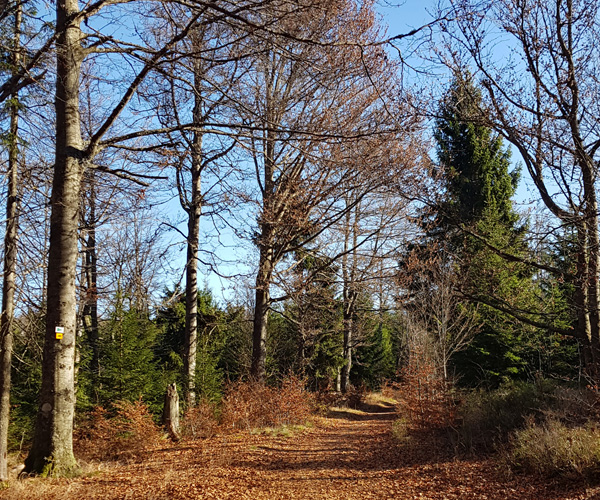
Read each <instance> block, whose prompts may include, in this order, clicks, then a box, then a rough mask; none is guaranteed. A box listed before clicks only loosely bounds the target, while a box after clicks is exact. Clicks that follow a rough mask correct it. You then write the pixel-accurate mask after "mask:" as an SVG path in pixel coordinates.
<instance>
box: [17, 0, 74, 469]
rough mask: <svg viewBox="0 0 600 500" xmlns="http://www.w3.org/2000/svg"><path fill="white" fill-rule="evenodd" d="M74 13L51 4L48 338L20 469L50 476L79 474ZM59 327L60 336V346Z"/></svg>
mask: <svg viewBox="0 0 600 500" xmlns="http://www.w3.org/2000/svg"><path fill="white" fill-rule="evenodd" d="M77 12H78V2H77V1H76V0H60V1H59V2H58V3H57V6H56V19H57V27H56V29H57V30H58V32H59V33H60V35H59V37H58V40H57V50H56V60H57V78H56V99H55V107H56V157H55V166H54V179H53V183H52V196H51V200H50V203H51V206H52V214H51V216H50V250H49V257H48V304H47V315H46V335H45V341H44V359H43V363H42V388H41V392H40V400H39V410H38V416H37V420H36V424H35V434H34V439H33V445H32V447H31V450H30V452H29V456H28V457H27V459H26V461H25V469H24V471H25V472H29V473H38V474H42V475H53V476H58V475H70V474H73V473H75V472H76V471H77V462H76V460H75V457H74V455H73V416H74V411H75V393H74V361H75V337H76V331H75V330H76V289H75V273H76V266H77V257H78V252H77V240H78V222H79V193H80V187H81V177H82V165H81V156H82V154H81V146H82V142H81V133H80V117H79V77H80V68H81V62H82V60H83V50H82V47H81V43H80V42H81V30H80V28H79V24H78V21H76V20H74V19H76V18H75V16H76V14H77ZM57 327H61V328H63V329H64V333H63V336H62V338H60V339H57V335H56V331H55V329H56V328H57Z"/></svg>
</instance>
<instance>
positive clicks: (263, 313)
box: [250, 248, 273, 382]
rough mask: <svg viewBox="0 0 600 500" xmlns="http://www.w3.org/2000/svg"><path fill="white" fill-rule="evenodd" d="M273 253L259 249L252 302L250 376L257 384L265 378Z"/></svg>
mask: <svg viewBox="0 0 600 500" xmlns="http://www.w3.org/2000/svg"><path fill="white" fill-rule="evenodd" d="M272 256H273V251H272V249H271V248H261V251H260V259H259V264H258V274H257V276H256V296H255V297H256V298H255V302H254V329H253V333H252V366H251V368H250V375H251V376H252V378H253V379H254V380H256V381H257V382H264V381H265V378H266V361H267V325H268V321H269V307H270V306H271V297H270V293H269V288H270V285H271V279H272V274H273V260H272Z"/></svg>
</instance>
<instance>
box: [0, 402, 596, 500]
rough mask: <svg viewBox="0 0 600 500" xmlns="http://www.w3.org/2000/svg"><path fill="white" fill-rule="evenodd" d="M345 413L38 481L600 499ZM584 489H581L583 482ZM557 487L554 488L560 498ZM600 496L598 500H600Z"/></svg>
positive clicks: (117, 488)
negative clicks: (411, 439)
mask: <svg viewBox="0 0 600 500" xmlns="http://www.w3.org/2000/svg"><path fill="white" fill-rule="evenodd" d="M365 410H366V411H362V412H352V411H344V410H339V411H336V412H332V414H331V415H330V417H329V418H327V419H323V420H322V421H321V422H319V424H318V425H317V426H316V427H315V428H312V429H309V430H307V431H304V432H301V433H297V434H294V435H292V436H289V437H284V436H279V437H278V436H272V435H248V434H238V435H229V436H220V437H215V438H212V439H209V440H204V441H199V442H195V443H192V444H191V445H190V444H189V443H188V444H187V445H185V444H184V445H176V446H172V447H168V448H164V449H160V450H156V451H154V452H153V453H152V454H151V456H149V457H147V459H146V460H144V462H143V463H139V464H130V465H127V466H115V467H111V468H110V469H107V470H105V471H102V472H101V473H100V474H98V475H96V476H93V477H88V478H79V479H73V480H56V481H46V483H45V484H44V485H43V486H42V485H39V480H35V481H31V485H32V486H33V488H31V489H30V488H27V490H28V491H29V492H30V493H29V494H23V491H24V490H23V489H22V488H21V489H20V490H21V491H20V494H19V495H18V496H16V497H15V496H13V495H14V494H16V493H17V491H13V492H12V493H11V491H10V489H9V490H6V491H5V492H4V493H3V494H0V498H2V499H4V498H27V499H29V498H31V499H34V498H36V499H37V498H44V499H46V500H48V499H53V498H56V499H59V498H60V499H78V500H83V499H93V498H98V499H132V500H134V499H135V500H142V499H145V500H151V499H157V500H158V499H161V500H162V499H174V500H178V499H213V498H214V499H236V500H244V499H253V500H261V499H269V500H280V499H281V500H283V499H294V500H303V499H311V500H312V499H340V500H341V499H344V500H348V499H357V500H363V499H369V498H373V499H402V500H403V499H407V500H408V499H436V500H437V499H459V498H460V499H502V500H512V499H515V500H517V499H518V500H526V499H531V500H534V499H535V500H538V499H539V500H542V499H548V500H559V499H561V500H566V499H584V498H589V499H592V498H600V495H598V493H596V494H594V493H592V492H588V493H587V494H586V493H585V491H584V489H583V488H580V489H579V491H574V490H572V489H571V492H570V493H568V492H567V491H565V489H564V488H563V489H562V492H559V491H557V489H556V487H554V486H553V485H551V484H548V483H547V482H545V481H541V480H540V481H534V480H531V479H529V478H527V479H523V478H520V479H512V480H505V479H504V480H503V479H502V478H501V477H500V476H499V474H498V472H497V471H496V470H495V468H494V465H493V463H491V462H487V461H464V460H453V459H451V458H449V457H446V458H444V456H443V455H444V453H443V452H442V451H441V449H440V447H438V446H436V443H435V442H428V443H423V445H422V446H417V447H415V446H412V447H410V448H403V447H402V446H400V445H398V443H397V442H395V441H394V440H393V439H392V437H391V425H392V422H393V420H394V419H395V418H396V415H395V413H394V408H393V407H392V406H385V405H380V406H371V407H367V408H365ZM574 486H577V485H573V487H574ZM553 490H554V491H553ZM596 495H598V496H596Z"/></svg>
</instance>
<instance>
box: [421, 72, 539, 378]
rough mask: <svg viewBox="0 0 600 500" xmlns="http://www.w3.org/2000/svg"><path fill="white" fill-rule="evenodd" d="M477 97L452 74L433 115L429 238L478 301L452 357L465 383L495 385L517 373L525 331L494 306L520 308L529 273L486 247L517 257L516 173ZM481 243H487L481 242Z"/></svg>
mask: <svg viewBox="0 0 600 500" xmlns="http://www.w3.org/2000/svg"><path fill="white" fill-rule="evenodd" d="M480 107H481V95H480V92H479V89H478V88H477V87H476V86H475V85H474V83H473V82H472V79H471V76H470V75H469V74H463V75H461V74H457V75H455V79H454V81H453V83H452V85H451V87H450V89H449V90H448V92H447V93H446V95H445V96H444V98H443V100H442V103H441V105H440V109H439V115H438V118H437V120H436V130H435V139H436V143H437V156H438V160H439V164H440V166H441V168H442V169H443V170H442V171H443V174H442V179H443V187H444V191H443V197H442V198H443V199H442V200H441V202H440V203H439V204H438V206H437V207H436V211H435V215H434V216H433V218H432V221H431V224H430V226H429V228H428V229H429V236H430V238H432V239H433V240H436V241H437V243H438V245H442V246H446V248H447V250H448V251H449V252H450V253H451V254H453V255H454V259H455V260H454V265H453V268H454V272H457V273H458V274H459V277H460V279H458V280H456V281H455V282H456V283H457V284H458V287H459V290H458V291H459V293H460V295H462V296H463V297H465V298H467V299H468V300H469V301H471V302H476V303H479V304H480V305H479V307H478V308H477V312H475V311H473V314H476V315H477V318H476V322H477V323H479V324H480V325H481V328H480V331H479V333H478V334H477V335H475V337H474V339H473V341H472V342H471V344H470V345H469V346H468V347H467V348H466V349H464V350H463V351H462V352H459V353H457V355H456V357H455V361H456V367H457V369H458V370H459V371H460V372H462V373H463V375H465V377H466V381H467V382H480V381H481V380H483V381H485V382H486V383H488V384H491V385H497V384H498V383H500V382H501V381H502V380H505V379H507V378H512V377H515V376H519V375H520V374H522V373H523V372H524V371H525V368H526V367H525V364H526V361H525V359H526V357H527V356H526V352H525V351H526V350H527V348H528V347H527V343H526V342H524V341H523V338H522V337H523V336H525V335H527V334H528V335H529V336H532V333H533V331H532V330H533V329H532V328H531V327H526V326H524V325H522V324H520V323H519V322H518V321H517V320H515V319H514V318H513V317H512V316H511V315H510V314H507V313H505V312H501V311H500V310H498V309H497V308H496V307H494V306H496V305H498V304H502V305H503V306H504V307H509V308H511V307H519V308H522V307H524V306H525V305H526V304H531V302H532V301H533V294H532V282H531V277H532V274H531V272H530V270H529V269H528V268H527V266H526V265H525V264H523V263H520V262H507V261H506V260H504V259H503V258H502V257H501V256H500V255H498V254H497V253H496V252H495V251H494V250H493V249H491V248H490V246H488V245H491V246H492V247H494V248H498V249H500V250H502V251H504V252H506V253H510V254H511V255H516V256H519V255H521V256H523V255H524V254H525V252H526V251H527V245H526V243H525V240H524V228H523V227H519V226H518V222H519V215H518V213H517V212H516V211H515V209H514V207H513V203H512V200H511V198H512V196H513V195H514V193H515V190H516V187H517V182H518V171H516V170H515V171H512V172H510V170H509V169H510V151H509V150H508V149H507V148H505V147H504V145H503V141H502V138H501V137H500V136H498V135H497V134H494V133H493V131H492V130H491V129H490V128H489V127H487V126H485V125H484V124H482V123H479V122H478V121H477V120H476V119H475V117H476V116H478V115H479V113H478V111H477V110H479V109H480ZM486 243H487V244H486Z"/></svg>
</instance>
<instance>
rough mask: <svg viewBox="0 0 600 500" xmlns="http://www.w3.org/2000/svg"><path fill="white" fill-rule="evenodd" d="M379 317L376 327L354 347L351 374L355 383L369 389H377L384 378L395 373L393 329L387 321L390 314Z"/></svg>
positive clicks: (390, 376) (388, 377) (390, 377)
mask: <svg viewBox="0 0 600 500" xmlns="http://www.w3.org/2000/svg"><path fill="white" fill-rule="evenodd" d="M379 319H380V320H379V322H378V323H377V325H376V327H375V328H374V329H372V331H370V332H368V334H367V338H366V339H365V342H364V343H363V345H361V346H359V347H358V348H357V349H356V352H355V362H354V364H353V369H352V374H351V375H352V377H353V379H354V380H355V383H356V384H358V385H360V384H363V385H365V386H366V387H367V388H369V389H371V390H376V389H379V388H380V387H381V384H382V382H383V381H384V380H385V379H392V378H393V377H394V375H395V373H396V356H395V352H396V351H395V350H394V341H393V336H394V331H393V328H392V325H391V324H390V323H389V320H390V315H384V316H382V317H381V318H379Z"/></svg>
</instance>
